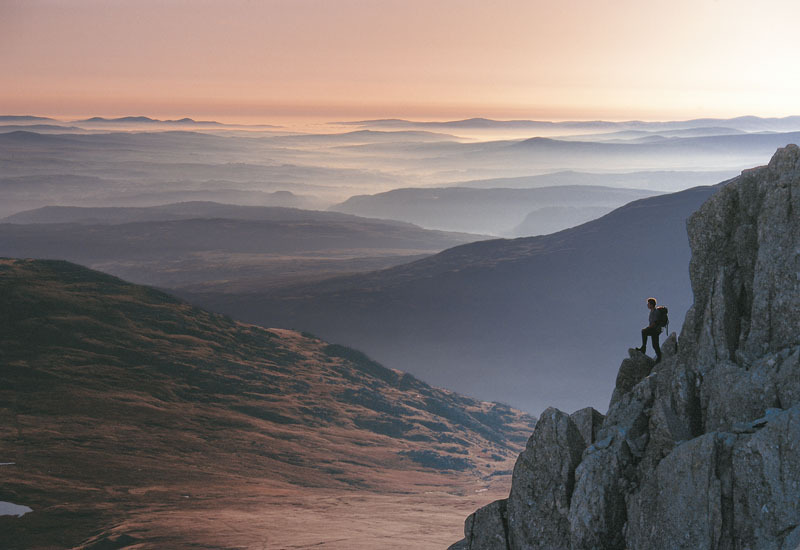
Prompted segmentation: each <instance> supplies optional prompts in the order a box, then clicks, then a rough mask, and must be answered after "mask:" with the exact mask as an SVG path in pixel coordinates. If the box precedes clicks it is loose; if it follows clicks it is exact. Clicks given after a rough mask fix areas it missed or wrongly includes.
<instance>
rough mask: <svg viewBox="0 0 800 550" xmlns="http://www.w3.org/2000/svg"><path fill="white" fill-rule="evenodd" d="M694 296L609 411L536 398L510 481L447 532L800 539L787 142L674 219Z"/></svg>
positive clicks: (779, 546)
mask: <svg viewBox="0 0 800 550" xmlns="http://www.w3.org/2000/svg"><path fill="white" fill-rule="evenodd" d="M687 226H688V232H689V241H690V243H691V246H692V260H691V264H690V274H691V279H692V289H693V292H694V296H695V302H694V305H693V306H692V308H691V309H690V310H689V312H688V313H687V315H686V320H685V322H684V325H683V329H682V331H681V335H680V339H679V340H676V339H675V338H674V336H671V337H670V338H668V339H667V341H666V342H665V345H664V359H663V360H662V361H661V362H660V363H658V364H655V363H654V362H653V361H652V360H650V359H648V358H646V357H645V356H644V355H643V354H641V353H639V352H638V351H637V350H630V352H629V355H630V357H629V358H627V359H625V360H624V361H623V362H622V365H621V367H620V372H619V375H618V377H617V384H616V389H615V390H614V394H613V396H612V398H611V403H610V405H609V410H608V413H607V414H606V416H605V417H602V415H600V414H599V413H597V411H587V410H585V409H584V410H582V411H579V412H578V413H575V414H573V415H567V414H565V413H562V412H560V411H558V410H556V409H548V410H547V411H545V413H543V414H542V417H541V419H540V421H539V423H538V424H537V426H536V428H535V430H534V433H533V435H532V436H531V438H530V440H529V441H528V445H527V448H526V449H525V451H524V452H523V453H522V454H521V455H520V457H519V459H518V461H517V465H516V467H515V469H514V476H513V481H512V488H511V494H510V496H509V498H508V499H507V501H497V502H495V503H492V504H490V505H489V506H487V507H485V508H483V509H481V510H479V511H478V512H476V513H475V514H473V515H471V516H470V518H469V519H468V520H467V522H466V525H467V527H468V529H465V539H464V540H462V541H460V542H459V543H457V544H456V545H454V547H455V548H463V549H471V550H475V549H479V548H480V549H484V548H502V549H508V550H517V549H534V548H542V549H544V548H548V549H571V550H583V549H586V550H590V549H608V550H612V549H632V550H633V549H673V548H674V549H678V548H681V549H684V548H685V549H692V550H701V549H728V548H730V549H742V550H745V549H752V550H756V549H775V550H797V549H798V548H800V307H798V299H800V149H799V148H798V147H797V146H795V145H790V146H787V147H785V148H783V149H779V150H778V152H777V153H776V154H775V156H774V157H773V158H772V160H771V161H770V163H769V165H767V166H763V167H760V168H755V169H752V170H746V171H744V172H743V173H742V175H741V176H739V177H738V178H735V179H734V180H732V181H731V182H730V183H729V184H728V185H726V186H725V187H724V188H723V189H721V190H720V191H719V192H718V193H717V194H715V195H714V196H713V197H712V198H710V199H709V200H708V201H707V202H706V203H705V204H704V205H703V206H702V207H701V208H700V210H698V211H697V212H696V213H695V214H694V215H693V216H692V217H691V218H690V219H689V221H688V223H687Z"/></svg>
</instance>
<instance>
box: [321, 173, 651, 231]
mask: <svg viewBox="0 0 800 550" xmlns="http://www.w3.org/2000/svg"><path fill="white" fill-rule="evenodd" d="M656 194H657V192H655V191H646V190H642V189H619V188H609V187H603V186H600V185H591V186H590V185H585V186H574V185H564V186H558V187H536V188H530V189H507V188H491V189H482V188H459V187H442V188H400V189H394V190H392V191H387V192H384V193H377V194H375V195H356V196H354V197H350V198H349V199H347V200H346V201H345V202H343V203H340V204H336V205H334V206H331V207H330V208H329V210H333V211H337V212H346V213H348V214H355V215H359V216H367V217H375V218H383V219H396V220H403V221H406V222H410V223H414V224H417V225H420V226H422V227H427V228H429V229H438V230H446V231H467V230H468V229H469V230H471V232H474V233H489V234H492V235H498V236H500V235H508V234H510V233H511V232H512V231H513V230H514V228H515V227H517V226H518V225H519V224H520V223H521V222H522V221H523V220H524V219H525V218H526V217H527V216H528V215H529V214H531V212H535V211H536V210H539V209H541V208H545V207H599V206H602V207H607V210H606V212H608V211H609V210H612V209H613V208H616V207H619V206H622V205H623V204H625V203H628V202H631V201H633V200H636V199H639V198H642V197H647V196H653V195H656ZM604 213H605V212H604ZM582 221H586V220H582ZM573 225H578V224H577V223H571V222H570V219H569V218H568V217H565V218H563V219H562V223H561V224H560V226H559V227H558V228H557V230H561V229H566V228H568V227H571V226H573ZM529 227H530V228H531V229H532V230H534V231H536V232H535V233H529V235H530V234H544V233H552V232H553V231H546V230H545V229H544V227H543V228H542V229H541V230H538V229H537V228H536V227H535V224H533V223H531V224H530V226H529ZM515 236H516V235H515Z"/></svg>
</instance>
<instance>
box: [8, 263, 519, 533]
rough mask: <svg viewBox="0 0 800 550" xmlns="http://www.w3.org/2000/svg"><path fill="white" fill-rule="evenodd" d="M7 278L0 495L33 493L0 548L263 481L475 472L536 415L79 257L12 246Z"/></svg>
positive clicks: (280, 485)
mask: <svg viewBox="0 0 800 550" xmlns="http://www.w3.org/2000/svg"><path fill="white" fill-rule="evenodd" d="M0 296H2V300H3V309H2V312H0V415H2V422H0V453H2V454H0V463H2V465H0V479H2V483H0V501H4V502H11V503H14V504H17V505H21V506H28V507H30V508H32V509H33V512H31V513H29V514H25V515H24V516H22V517H20V518H17V517H9V516H3V517H0V546H2V547H3V548H34V547H53V546H56V547H72V546H75V545H77V544H79V543H81V542H82V541H84V542H85V541H87V540H89V539H90V537H95V539H93V540H95V542H96V543H97V544H100V546H97V547H98V548H107V547H111V546H108V545H109V544H111V539H108V540H106V539H107V538H108V537H110V536H111V534H112V532H113V535H114V537H113V540H116V541H118V542H119V540H124V538H123V539H120V537H122V536H123V535H124V534H125V533H126V532H127V531H125V530H124V529H122V531H120V528H119V527H118V526H119V522H120V521H122V519H123V518H125V517H128V516H129V515H131V514H134V515H135V514H138V515H139V517H144V518H145V519H144V520H142V521H143V522H144V523H145V524H147V522H148V521H149V522H150V523H151V524H153V522H156V521H157V518H158V517H159V516H160V515H162V514H168V513H171V511H173V512H180V511H181V510H184V511H186V513H187V514H188V509H189V508H191V506H192V505H193V503H205V505H206V506H208V505H209V504H210V503H212V502H213V500H214V499H216V498H218V497H220V496H222V495H224V496H225V497H226V498H228V499H231V498H234V499H235V498H236V497H237V495H238V496H239V503H238V504H237V506H243V505H245V502H246V498H245V495H247V498H251V497H252V495H253V491H255V490H256V489H258V490H259V491H262V492H263V491H265V490H269V491H274V490H277V489H280V490H281V491H283V492H284V493H286V494H291V491H292V488H306V489H314V488H318V489H327V490H339V491H346V490H365V491H373V492H379V493H392V492H403V493H409V492H411V493H413V492H420V493H421V492H422V491H423V490H432V489H434V488H438V490H442V488H443V487H446V486H447V485H448V484H458V483H466V482H469V483H472V484H474V483H475V481H479V480H482V479H488V478H487V476H491V475H492V474H498V473H502V472H504V471H507V470H508V468H509V467H510V464H511V462H512V461H513V455H514V454H515V452H517V451H518V450H519V448H520V447H521V445H522V443H523V442H524V439H525V433H526V432H528V431H529V430H530V429H531V427H532V426H533V419H532V418H531V417H529V416H527V415H524V414H522V413H520V412H518V411H515V410H513V409H511V408H509V407H507V406H505V405H501V404H498V403H484V402H479V401H476V400H473V399H469V398H466V397H462V396H460V395H458V394H454V393H452V392H448V391H445V390H439V389H435V388H432V387H430V386H428V385H427V384H424V383H423V382H421V381H419V380H418V379H416V378H414V377H413V376H411V375H409V374H405V373H402V372H398V371H394V370H390V369H387V368H384V367H382V366H381V365H379V364H378V363H376V362H374V361H372V360H370V359H369V358H367V357H366V356H365V355H363V354H362V353H360V352H358V351H355V350H353V349H350V348H346V347H343V346H339V345H335V344H328V343H326V342H324V341H322V340H319V339H317V338H314V337H313V336H310V335H307V334H300V333H297V332H292V331H286V330H265V329H262V328H258V327H255V326H251V325H244V324H241V323H237V322H234V321H232V320H230V319H228V318H226V317H223V316H221V315H216V314H212V313H208V312H205V311H202V310H199V309H196V308H193V307H191V306H189V305H188V304H186V303H183V302H180V301H178V300H176V299H174V298H172V297H170V296H168V295H166V294H163V293H161V292H158V291H156V290H153V289H150V288H147V287H141V286H136V285H132V284H129V283H125V282H123V281H121V280H119V279H117V278H114V277H112V276H109V275H105V274H101V273H98V272H95V271H91V270H88V269H86V268H83V267H79V266H77V265H74V264H70V263H67V262H60V261H36V260H13V259H4V260H0ZM215 495H216V496H215ZM242 499H244V500H242ZM148 514H149V515H148ZM147 518H149V519H147ZM185 520H186V518H184V522H185ZM214 521H217V520H216V519H215V520H214ZM115 526H117V527H115ZM126 536H128V535H126ZM97 537H99V538H97ZM104 537H105V538H104ZM134 538H135V537H134ZM103 540H105V542H103ZM173 543H174V541H173ZM103 544H105V545H106V546H103ZM164 544H165V545H166V547H175V546H170V544H171V543H167V542H165V543H164ZM114 547H119V546H114Z"/></svg>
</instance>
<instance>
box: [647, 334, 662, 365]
mask: <svg viewBox="0 0 800 550" xmlns="http://www.w3.org/2000/svg"><path fill="white" fill-rule="evenodd" d="M660 336H661V331H659V330H658V329H655V330H653V332H651V333H650V339H651V340H652V341H653V349H654V350H655V352H656V358H657V359H661V346H659V345H658V339H659V337H660Z"/></svg>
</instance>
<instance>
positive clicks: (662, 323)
mask: <svg viewBox="0 0 800 550" xmlns="http://www.w3.org/2000/svg"><path fill="white" fill-rule="evenodd" d="M668 313H669V310H668V309H667V306H658V307H657V308H656V326H657V327H658V328H664V327H666V326H669V316H668V315H667V314H668Z"/></svg>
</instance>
